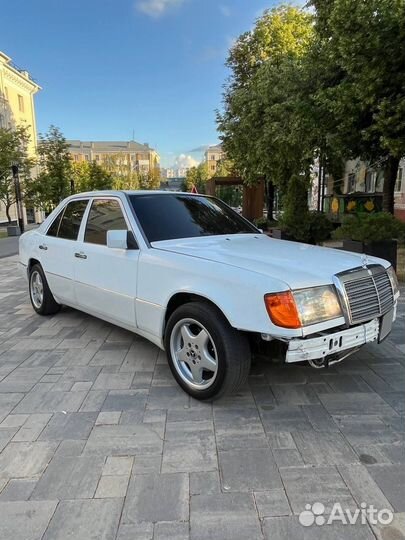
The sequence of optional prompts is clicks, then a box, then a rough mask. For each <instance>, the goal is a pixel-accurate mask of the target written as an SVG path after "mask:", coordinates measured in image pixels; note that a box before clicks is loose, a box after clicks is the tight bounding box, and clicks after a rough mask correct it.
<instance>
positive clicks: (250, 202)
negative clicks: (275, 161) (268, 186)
mask: <svg viewBox="0 0 405 540" xmlns="http://www.w3.org/2000/svg"><path fill="white" fill-rule="evenodd" d="M217 186H243V199H242V200H243V202H242V215H243V216H244V217H245V218H246V219H249V220H250V221H252V220H253V219H256V218H260V217H262V216H263V206H264V180H260V181H259V182H257V184H255V185H254V186H247V185H246V184H244V183H243V180H242V178H241V177H240V176H214V177H213V178H211V179H210V180H208V182H207V184H206V189H205V191H206V194H207V195H215V192H216V187H217Z"/></svg>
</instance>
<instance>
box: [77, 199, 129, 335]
mask: <svg viewBox="0 0 405 540" xmlns="http://www.w3.org/2000/svg"><path fill="white" fill-rule="evenodd" d="M84 220H85V222H86V223H85V225H84V226H83V227H82V230H81V232H80V237H79V241H78V242H77V249H76V250H75V258H74V261H75V262H74V274H75V294H76V303H77V305H78V307H79V308H82V309H83V310H84V311H86V312H88V313H92V314H94V315H99V316H100V317H102V318H106V319H108V320H110V321H112V322H116V323H117V324H118V325H123V326H126V327H131V328H136V316H135V298H136V284H137V272H138V258H139V249H133V248H132V249H112V248H108V247H107V231H109V230H123V229H125V230H131V227H130V223H129V220H128V219H127V216H126V214H125V210H124V208H123V206H122V204H121V201H120V199H119V198H118V197H116V198H114V197H100V198H94V199H93V200H92V202H91V205H90V207H89V209H88V211H87V213H86V216H85V218H84Z"/></svg>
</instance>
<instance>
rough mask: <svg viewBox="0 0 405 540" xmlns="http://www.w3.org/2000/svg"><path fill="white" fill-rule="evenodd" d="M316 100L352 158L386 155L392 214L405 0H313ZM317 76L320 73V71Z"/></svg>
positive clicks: (387, 204) (404, 96) (401, 131)
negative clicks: (317, 78)
mask: <svg viewBox="0 0 405 540" xmlns="http://www.w3.org/2000/svg"><path fill="white" fill-rule="evenodd" d="M313 4H314V6H315V8H316V14H317V16H316V21H317V24H316V36H317V37H316V40H315V50H314V54H313V58H314V59H315V58H316V59H317V61H318V68H317V67H316V64H314V67H315V71H316V72H317V73H322V77H320V78H319V81H320V88H319V90H318V92H317V93H316V96H315V100H316V102H317V105H318V106H319V109H320V110H321V111H323V112H324V115H325V117H327V118H329V119H332V120H333V121H330V122H328V123H327V124H326V125H325V123H323V130H324V133H325V137H326V138H330V139H331V140H332V141H333V145H334V146H335V148H340V149H342V150H343V153H344V154H345V155H346V157H360V158H362V159H364V160H366V161H369V162H376V161H379V162H380V164H381V166H382V168H383V169H384V200H383V208H384V210H385V211H386V212H390V213H392V212H393V210H394V186H395V179H396V176H397V170H398V163H399V160H400V158H401V157H403V156H404V155H405V123H404V117H405V85H404V80H405V0H367V1H363V0H362V1H358V2H353V1H351V0H313ZM314 76H315V77H316V73H315V75H314Z"/></svg>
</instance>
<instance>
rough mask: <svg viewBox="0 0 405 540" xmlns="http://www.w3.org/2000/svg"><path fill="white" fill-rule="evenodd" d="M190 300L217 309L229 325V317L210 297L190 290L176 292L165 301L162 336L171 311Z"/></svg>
mask: <svg viewBox="0 0 405 540" xmlns="http://www.w3.org/2000/svg"><path fill="white" fill-rule="evenodd" d="M190 302H204V303H205V304H208V305H210V306H212V307H214V308H215V309H216V310H218V311H219V312H220V313H221V315H222V316H223V317H224V319H226V320H227V321H228V323H229V324H230V325H231V323H230V321H229V318H228V317H227V316H226V314H225V313H224V311H223V310H222V309H221V308H220V307H219V306H218V305H217V304H216V303H215V302H213V301H212V300H211V299H210V298H208V297H207V296H204V295H202V294H198V293H192V292H177V293H174V294H173V295H172V296H171V297H170V299H169V301H168V303H167V307H166V311H165V316H164V321H163V324H164V326H163V336H164V335H165V332H166V326H167V321H168V320H169V318H170V316H171V315H172V313H174V311H175V310H176V309H177V308H179V307H180V306H183V305H184V304H188V303H190ZM231 326H232V325H231Z"/></svg>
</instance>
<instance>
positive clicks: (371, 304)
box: [338, 265, 394, 324]
mask: <svg viewBox="0 0 405 540" xmlns="http://www.w3.org/2000/svg"><path fill="white" fill-rule="evenodd" d="M338 278H339V280H340V282H341V284H342V287H343V291H344V295H345V299H346V304H347V311H348V316H349V320H350V323H351V324H358V323H361V322H364V321H369V320H371V319H374V318H375V317H380V316H381V315H383V314H384V313H387V311H389V310H390V309H391V308H392V306H393V305H394V295H393V290H392V285H391V281H390V278H389V276H388V274H387V272H386V270H385V268H384V267H383V266H380V265H369V266H367V267H366V268H359V269H356V270H353V271H351V272H347V273H342V274H340V275H339V276H338Z"/></svg>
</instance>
